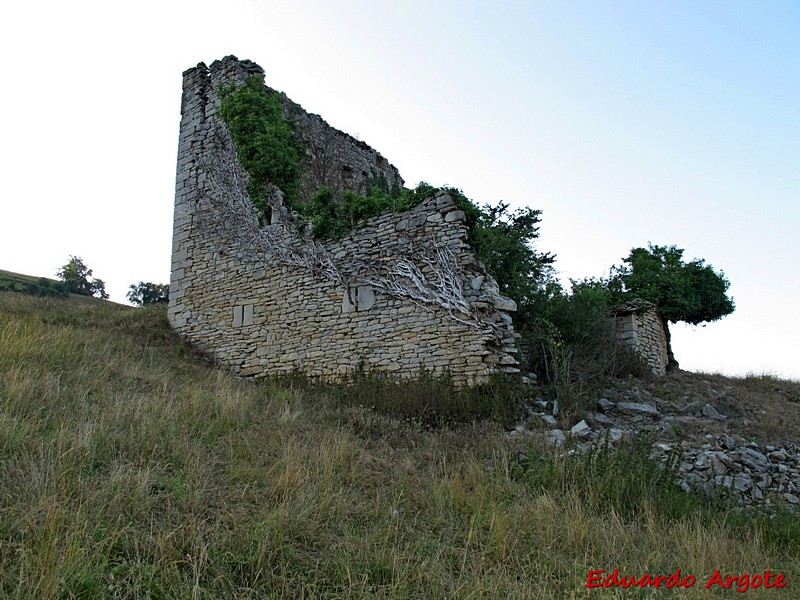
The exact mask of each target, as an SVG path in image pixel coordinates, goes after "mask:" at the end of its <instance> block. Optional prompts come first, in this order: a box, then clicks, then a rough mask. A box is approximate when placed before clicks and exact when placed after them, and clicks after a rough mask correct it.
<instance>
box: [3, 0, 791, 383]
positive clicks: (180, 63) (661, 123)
mask: <svg viewBox="0 0 800 600" xmlns="http://www.w3.org/2000/svg"><path fill="white" fill-rule="evenodd" d="M223 6H224V8H223ZM0 51H2V56H3V58H4V70H3V93H2V94H1V95H0V110H2V114H3V115H4V122H3V142H2V145H0V152H2V158H1V160H0V181H2V185H3V198H2V202H0V222H2V223H3V228H2V229H3V232H2V235H0V268H7V269H11V270H16V271H21V272H25V273H31V274H36V275H49V276H52V275H53V274H54V272H55V270H56V269H57V268H58V267H59V266H60V265H61V264H63V263H64V262H66V260H67V258H68V255H69V254H77V255H80V256H82V257H83V258H84V259H85V261H86V262H87V263H88V264H89V266H91V267H92V268H93V269H94V270H95V274H96V275H98V276H99V277H102V278H103V279H104V280H106V282H107V284H108V289H109V291H110V292H111V294H112V298H113V299H114V300H117V301H124V294H125V291H126V290H127V287H128V285H129V284H130V283H135V282H137V281H139V280H145V281H147V280H150V281H167V280H168V278H169V262H170V261H169V251H170V235H171V221H172V197H173V191H174V174H175V156H176V151H177V138H178V123H179V111H180V85H181V72H182V71H183V70H184V69H186V68H188V67H190V66H193V65H195V64H196V63H197V62H199V61H204V62H207V63H210V62H211V61H213V60H215V59H218V58H221V57H223V56H225V55H226V54H235V55H237V56H238V57H239V58H249V59H251V60H254V61H255V62H257V63H259V64H260V65H261V66H262V67H263V68H264V69H265V71H266V73H267V82H268V83H269V84H270V85H271V86H272V87H275V88H277V89H281V90H283V91H285V92H286V93H287V94H288V95H289V96H290V97H291V98H292V99H294V100H295V101H297V102H299V103H300V104H302V105H303V106H304V107H305V108H306V109H308V110H310V111H312V112H317V113H320V114H321V115H322V116H323V117H324V118H325V119H327V120H328V121H329V122H330V123H331V124H332V125H334V126H335V127H338V128H340V129H342V130H344V131H347V132H348V133H351V134H354V135H357V136H358V137H360V138H361V139H363V140H364V141H366V142H367V143H369V144H370V145H372V146H374V147H375V148H376V149H378V150H379V151H380V152H381V153H382V154H383V155H384V156H386V157H387V158H388V159H389V160H390V161H392V162H393V163H394V164H395V165H396V166H397V167H398V168H399V169H400V172H401V174H402V175H403V176H404V177H405V179H406V182H407V184H409V185H414V184H416V183H417V182H418V181H419V180H420V179H424V180H427V181H429V182H430V183H433V184H436V185H440V184H449V185H453V186H456V187H460V188H462V189H463V190H464V191H465V192H466V193H467V195H469V196H470V197H472V198H473V199H474V200H476V201H477V202H479V203H484V202H496V201H497V200H501V199H502V200H505V201H508V202H510V203H511V204H512V206H519V205H525V204H527V205H530V206H533V207H535V208H540V209H542V210H543V211H544V212H543V221H542V227H541V233H542V237H541V240H540V242H539V244H538V247H539V249H541V250H546V251H551V252H555V253H556V254H557V255H558V262H557V267H558V268H559V269H560V271H561V273H562V275H563V276H564V277H565V278H566V277H583V276H601V275H604V274H606V273H607V271H608V268H609V267H610V266H611V265H613V264H616V263H619V262H620V259H621V258H622V257H623V256H626V255H627V254H628V251H629V250H630V248H632V247H634V246H641V245H645V244H646V243H647V242H648V241H652V242H653V243H657V244H677V245H678V246H680V247H682V248H685V250H686V256H687V258H693V257H699V258H705V259H706V260H707V261H708V262H710V263H711V264H713V265H714V266H715V267H717V268H721V269H723V270H724V271H725V273H726V275H727V276H728V277H729V279H730V280H731V284H732V285H731V294H732V295H733V296H734V298H735V300H736V305H737V311H736V313H734V314H733V315H731V316H729V317H726V318H725V319H723V320H722V321H720V322H718V323H713V324H710V325H708V326H707V327H705V328H689V327H675V328H674V347H675V353H676V356H677V358H678V360H679V361H681V364H682V366H684V367H686V368H691V369H699V370H708V371H723V372H728V373H745V372H747V371H755V372H762V371H769V372H774V373H778V374H783V375H787V376H793V377H800V352H798V350H797V348H798V341H797V340H798V339H800V325H798V323H799V321H798V318H797V316H796V314H795V312H794V311H795V310H796V305H797V299H798V297H799V296H800V275H798V268H797V265H798V263H800V243H798V240H797V237H798V236H797V231H798V226H800V201H799V200H800V168H798V162H800V109H798V107H799V106H800V2H796V1H793V2H772V1H770V2H730V1H726V2H681V1H676V0H670V1H663V2H623V1H595V2H568V1H563V0H562V1H557V2H537V1H527V2H512V1H499V2H492V3H488V2H464V1H461V2H416V1H414V2H398V1H395V2H388V1H384V0H371V1H363V2H355V1H341V2H323V1H322V0H318V1H309V2H303V1H298V0H296V1H293V2H290V1H284V0H280V1H273V2H255V1H251V2H248V1H245V0H238V1H236V0H229V1H228V2H225V3H224V4H223V3H220V2H210V1H208V0H197V1H194V2H184V1H174V2H154V1H151V0H146V1H144V2H138V3H135V4H134V3H131V4H128V5H119V4H118V3H110V2H86V1H77V2H72V3H62V2H54V1H50V2H35V1H31V2H27V3H25V4H24V5H22V4H21V3H17V4H10V3H7V4H6V5H4V7H3V8H2V9H0Z"/></svg>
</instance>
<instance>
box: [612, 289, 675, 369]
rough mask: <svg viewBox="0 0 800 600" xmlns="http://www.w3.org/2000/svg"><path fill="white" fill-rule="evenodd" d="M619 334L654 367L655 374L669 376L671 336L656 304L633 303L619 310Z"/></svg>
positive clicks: (638, 301) (615, 310) (617, 317)
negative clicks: (667, 373) (667, 332)
mask: <svg viewBox="0 0 800 600" xmlns="http://www.w3.org/2000/svg"><path fill="white" fill-rule="evenodd" d="M613 312H614V315H615V317H616V321H617V334H618V336H619V338H620V339H621V340H623V341H624V342H626V343H627V344H629V345H630V347H631V348H633V349H634V351H636V352H637V353H638V354H639V355H640V356H641V357H642V358H643V359H644V361H645V362H646V363H647V364H648V365H650V368H651V369H652V371H653V373H655V374H656V375H664V374H666V372H667V363H668V354H667V334H666V332H665V331H664V325H663V324H662V322H661V318H660V317H659V316H658V313H657V312H656V306H655V304H653V303H651V302H647V301H646V300H641V299H640V300H633V301H631V302H628V303H626V304H624V305H621V306H618V307H615V309H614V311H613Z"/></svg>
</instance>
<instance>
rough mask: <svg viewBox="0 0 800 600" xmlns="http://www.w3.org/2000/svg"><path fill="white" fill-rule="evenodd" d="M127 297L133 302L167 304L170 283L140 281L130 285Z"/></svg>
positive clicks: (144, 304)
mask: <svg viewBox="0 0 800 600" xmlns="http://www.w3.org/2000/svg"><path fill="white" fill-rule="evenodd" d="M125 297H126V298H127V299H128V301H129V302H130V303H131V304H135V305H137V306H147V305H149V304H166V303H167V302H169V285H167V284H166V283H152V282H150V281H140V282H139V283H138V284H137V285H133V284H131V285H130V289H129V291H128V293H127V294H125Z"/></svg>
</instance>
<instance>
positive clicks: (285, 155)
mask: <svg viewBox="0 0 800 600" xmlns="http://www.w3.org/2000/svg"><path fill="white" fill-rule="evenodd" d="M221 96H222V106H221V115H222V118H223V120H224V121H225V124H226V125H227V126H228V129H229V130H230V132H231V136H232V137H233V141H234V142H235V144H236V150H237V153H238V156H239V160H240V162H241V163H242V166H243V167H244V168H245V169H246V170H247V172H248V173H249V175H250V181H249V183H248V185H247V193H248V195H249V196H250V200H251V201H252V202H253V205H254V206H255V207H256V208H258V209H260V210H261V211H263V212H265V213H266V212H268V208H269V205H268V198H267V196H268V190H269V186H270V184H272V185H275V186H277V187H278V188H280V190H281V191H282V192H283V193H284V194H285V198H286V201H287V203H289V204H292V203H294V202H296V201H297V199H298V195H299V193H300V173H301V170H300V161H301V157H302V156H303V152H304V146H303V142H302V141H301V139H300V137H299V136H298V135H296V134H295V131H294V129H293V127H292V125H291V123H290V122H289V121H287V119H286V118H285V116H284V113H283V103H282V102H281V100H280V98H279V96H278V93H277V92H273V91H271V90H269V89H268V88H267V87H266V86H265V85H264V82H263V80H262V78H261V77H257V76H253V77H251V78H250V79H248V80H247V81H246V82H245V84H244V85H242V86H239V87H238V88H237V87H235V86H233V85H231V86H229V87H225V88H222V89H221Z"/></svg>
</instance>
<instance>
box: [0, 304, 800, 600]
mask: <svg viewBox="0 0 800 600" xmlns="http://www.w3.org/2000/svg"><path fill="white" fill-rule="evenodd" d="M359 393H363V392H359V391H358V390H357V389H356V390H355V391H354V392H353V395H354V399H353V398H350V400H349V401H347V402H345V401H343V400H342V396H343V395H342V394H339V395H336V394H326V393H323V392H320V391H318V390H317V391H314V390H313V389H312V388H309V387H308V386H306V385H302V384H300V383H296V384H292V383H291V382H288V381H285V382H276V381H271V382H270V381H259V382H253V381H240V380H237V379H236V378H234V377H232V376H230V375H228V374H226V373H224V372H221V371H218V370H215V369H214V368H212V366H210V365H209V364H208V363H207V362H205V361H204V360H202V359H201V358H199V357H198V356H196V355H195V354H194V353H193V352H192V351H190V350H189V349H188V348H187V347H186V346H185V345H184V344H183V343H182V342H181V341H179V340H178V339H177V338H176V337H175V336H174V335H173V333H172V332H171V330H170V329H169V327H168V325H167V322H166V311H165V308H164V307H163V306H161V307H156V308H152V309H150V308H145V309H134V308H126V307H123V306H120V305H115V304H111V303H108V302H103V301H100V300H94V299H81V300H80V301H75V300H73V299H58V298H37V297H32V296H25V295H21V294H15V293H10V292H0V597H2V598H9V599H17V598H19V599H22V598H37V599H38V598H41V599H49V598H65V599H66V598H153V599H156V598H159V599H160V598H175V599H184V598H192V599H199V598H204V599H211V598H292V599H295V598H330V599H332V598H465V599H466V598H485V599H489V598H492V599H494V598H519V599H523V598H524V599H532V598H548V599H549V598H604V599H606V598H661V597H665V598H666V597H669V598H734V597H737V598H738V597H745V598H762V597H764V598H767V597H768V598H797V597H800V552H799V550H800V529H799V528H798V526H797V520H796V519H794V518H791V517H786V515H780V514H779V515H777V516H775V517H773V518H767V517H764V518H760V517H758V516H755V515H746V514H741V513H737V512H735V511H732V510H728V509H725V508H724V507H715V506H712V505H710V504H709V503H708V502H700V501H698V500H697V499H694V498H693V497H691V496H688V495H686V494H683V493H682V492H681V493H677V492H676V491H675V490H674V489H673V488H672V487H671V486H669V482H668V481H666V480H665V478H664V477H663V476H660V475H659V472H658V470H657V469H656V468H655V467H654V465H653V464H651V463H650V462H648V460H649V458H648V454H647V452H646V451H641V449H637V448H636V447H633V448H631V449H629V450H627V451H626V452H627V453H626V452H623V453H621V454H620V455H618V456H604V457H601V458H599V459H597V460H589V459H579V460H573V461H571V462H569V461H567V460H566V459H562V458H558V457H553V456H550V455H547V454H546V453H544V452H542V453H539V452H538V451H537V449H536V448H531V449H530V450H529V452H528V458H527V459H526V460H524V461H520V460H518V456H517V454H516V451H514V450H512V449H511V447H510V446H509V443H508V439H507V436H506V435H505V433H504V431H503V429H502V427H501V426H499V425H497V424H494V423H492V422H478V423H467V424H461V425H448V426H442V427H429V426H424V425H422V424H420V423H419V422H416V421H414V420H413V419H403V418H398V417H392V416H387V415H385V414H380V413H377V412H374V411H373V410H372V409H371V408H368V407H370V406H372V405H373V404H374V402H373V400H374V399H372V398H369V397H359V396H358V394H359ZM614 568H618V569H619V572H620V573H624V574H628V575H635V576H637V578H638V577H640V576H642V575H644V574H645V573H649V574H652V575H654V576H655V575H670V574H672V573H673V572H675V571H676V569H680V570H681V572H682V574H683V575H682V576H685V575H687V574H692V575H693V576H694V577H696V580H697V581H696V583H695V585H694V586H693V587H691V588H675V589H670V590H667V589H664V588H663V585H662V586H661V588H660V589H654V588H652V587H648V588H644V589H640V588H629V589H621V588H608V589H606V588H597V589H588V588H587V586H586V583H587V576H588V575H589V571H590V570H591V569H604V570H606V571H608V572H610V571H613V569H614ZM717 569H718V570H719V571H720V572H721V574H722V575H723V577H724V576H725V575H737V576H738V575H740V574H742V573H749V574H755V573H763V572H764V571H765V570H766V569H771V570H772V572H778V573H781V574H783V575H784V577H785V578H786V580H787V581H788V584H787V585H786V587H783V588H773V589H768V590H767V589H764V587H763V586H762V587H760V588H758V589H751V590H748V591H747V592H746V593H744V594H740V593H738V592H736V591H734V590H733V589H730V590H720V589H719V587H718V586H715V587H714V588H713V589H704V584H705V582H706V581H707V580H708V578H709V577H711V576H712V575H713V574H714V572H715V570H717ZM734 587H735V586H734Z"/></svg>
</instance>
